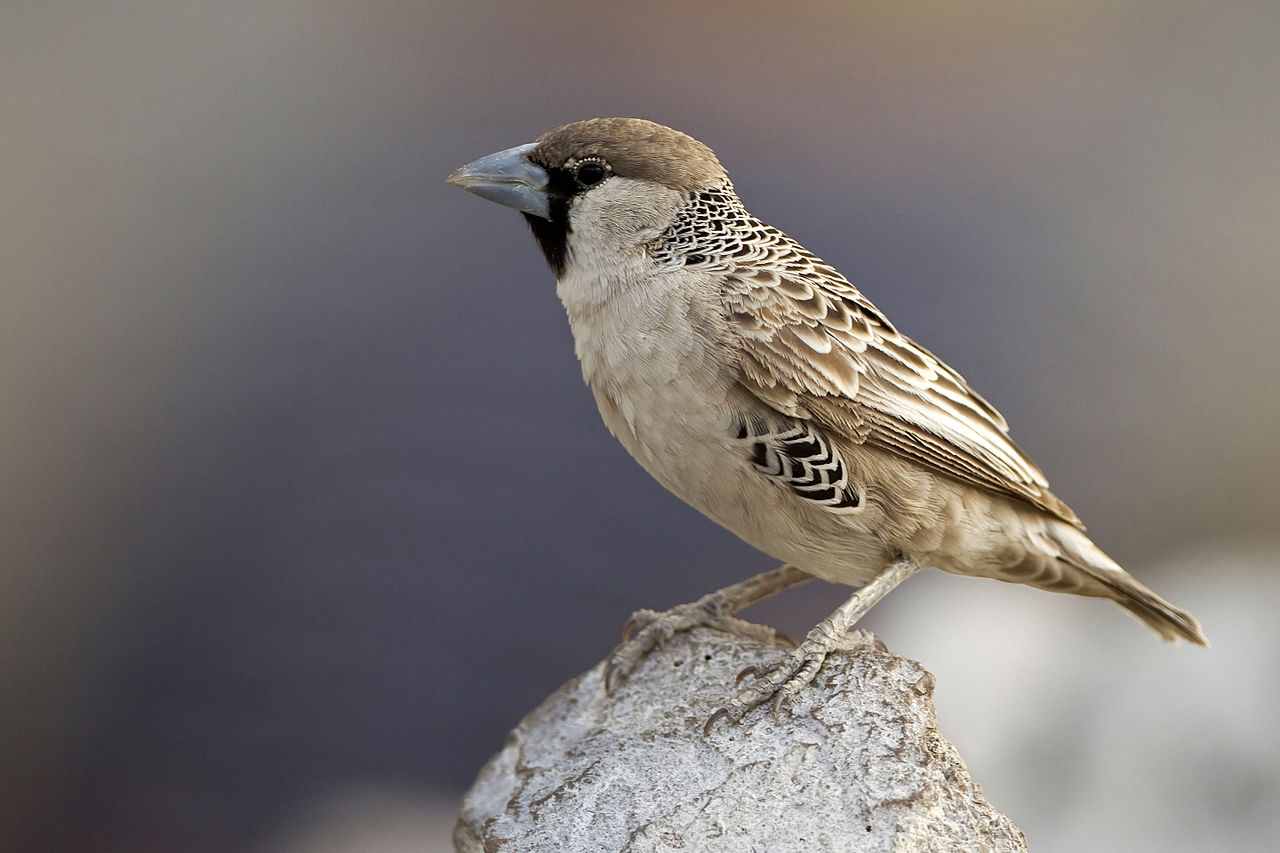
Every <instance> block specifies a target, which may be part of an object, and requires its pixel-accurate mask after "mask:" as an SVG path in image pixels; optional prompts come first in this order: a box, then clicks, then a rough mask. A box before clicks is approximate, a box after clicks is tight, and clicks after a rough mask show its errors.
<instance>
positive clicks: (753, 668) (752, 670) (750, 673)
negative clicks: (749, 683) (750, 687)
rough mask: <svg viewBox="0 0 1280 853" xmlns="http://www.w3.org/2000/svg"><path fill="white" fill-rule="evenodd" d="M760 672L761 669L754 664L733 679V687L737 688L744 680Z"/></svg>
mask: <svg viewBox="0 0 1280 853" xmlns="http://www.w3.org/2000/svg"><path fill="white" fill-rule="evenodd" d="M759 672H760V670H759V668H758V667H757V666H756V665H755V664H754V663H753V664H751V666H749V667H747V668H746V669H744V670H742V671H741V672H739V673H738V675H737V676H736V677H735V678H734V679H733V686H734V687H737V686H738V685H739V684H741V683H742V679H744V678H747V677H754V676H755V675H757V674H758V673H759ZM721 710H723V709H721Z"/></svg>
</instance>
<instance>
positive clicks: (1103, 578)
mask: <svg viewBox="0 0 1280 853" xmlns="http://www.w3.org/2000/svg"><path fill="white" fill-rule="evenodd" d="M1049 535H1050V537H1051V538H1052V539H1053V540H1054V542H1055V543H1057V544H1058V545H1059V546H1060V548H1061V551H1062V554H1061V556H1060V557H1059V559H1061V560H1063V561H1064V562H1066V563H1068V564H1070V565H1072V566H1074V567H1075V568H1076V569H1079V570H1080V571H1081V572H1083V573H1084V574H1085V575H1087V576H1088V577H1090V578H1092V579H1093V580H1095V581H1097V582H1098V583H1099V584H1100V585H1101V586H1102V588H1103V589H1104V590H1105V594H1106V596H1107V597H1108V598H1110V599H1111V600H1113V601H1115V602H1116V603H1117V604H1119V605H1120V606H1121V607H1123V608H1125V609H1126V610H1128V611H1129V612H1130V613H1132V614H1133V615H1135V616H1137V617H1138V618H1139V619H1141V620H1142V621H1143V622H1145V623H1146V624H1147V625H1148V626H1150V627H1151V629H1152V630H1154V631H1155V632H1156V633H1157V634H1159V635H1160V636H1161V637H1163V638H1164V639H1166V640H1169V641H1173V640H1176V639H1178V638H1179V637H1181V638H1182V639H1184V640H1187V641H1188V642H1192V643H1195V644H1196V645H1199V646H1208V645H1209V641H1208V639H1206V638H1205V635H1204V631H1203V630H1201V628H1200V623H1199V622H1198V621H1197V620H1196V618H1195V617H1194V616H1192V615H1191V614H1190V613H1188V612H1187V611H1185V610H1182V609H1180V608H1178V607H1175V606H1174V605H1172V604H1170V603H1169V602H1168V601H1165V600H1164V599H1163V598H1161V597H1160V596H1159V595H1156V594H1155V593H1154V592H1152V591H1151V590H1150V589H1147V587H1145V586H1143V585H1142V583H1140V582H1139V581H1138V579H1137V578H1135V577H1134V576H1133V575H1131V574H1129V573H1128V572H1126V571H1125V570H1124V569H1122V568H1120V566H1119V565H1117V564H1116V562H1115V561H1114V560H1112V559H1111V558H1110V557H1108V556H1107V555H1106V554H1104V553H1103V552H1102V549H1101V548H1099V547H1098V546H1097V545H1094V544H1093V542H1092V541H1090V540H1089V537H1087V536H1086V535H1085V534H1083V533H1081V532H1080V531H1079V530H1077V529H1076V528H1074V527H1071V526H1069V525H1066V524H1062V523H1060V522H1056V521H1055V522H1054V523H1053V524H1052V525H1051V526H1050V530H1049Z"/></svg>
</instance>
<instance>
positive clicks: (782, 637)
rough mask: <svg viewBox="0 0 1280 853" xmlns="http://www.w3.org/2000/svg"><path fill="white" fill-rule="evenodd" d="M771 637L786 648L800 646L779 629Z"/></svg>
mask: <svg viewBox="0 0 1280 853" xmlns="http://www.w3.org/2000/svg"><path fill="white" fill-rule="evenodd" d="M773 638H774V639H775V640H777V641H778V642H779V643H780V644H782V645H784V646H786V647H787V648H789V649H798V648H800V646H799V645H798V644H797V643H796V641H795V640H793V639H791V638H790V637H788V636H787V635H786V634H784V633H782V632H781V631H775V632H774V634H773ZM886 651H887V649H886Z"/></svg>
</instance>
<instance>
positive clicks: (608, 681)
mask: <svg viewBox="0 0 1280 853" xmlns="http://www.w3.org/2000/svg"><path fill="white" fill-rule="evenodd" d="M621 677H622V667H620V666H618V665H617V664H615V663H612V662H610V663H609V664H607V665H606V666H605V668H604V692H605V695H609V694H611V693H613V688H615V687H617V686H618V679H620V678H621Z"/></svg>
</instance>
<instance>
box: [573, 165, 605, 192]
mask: <svg viewBox="0 0 1280 853" xmlns="http://www.w3.org/2000/svg"><path fill="white" fill-rule="evenodd" d="M608 176H609V169H608V167H607V166H605V164H604V163H601V162H600V161H598V160H586V161H584V162H582V163H579V164H578V167H577V168H576V169H575V170H574V172H573V177H574V179H575V180H577V182H578V186H581V187H594V186H595V185H596V184H598V183H600V182H601V181H603V180H604V179H605V178H607V177H608Z"/></svg>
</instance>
